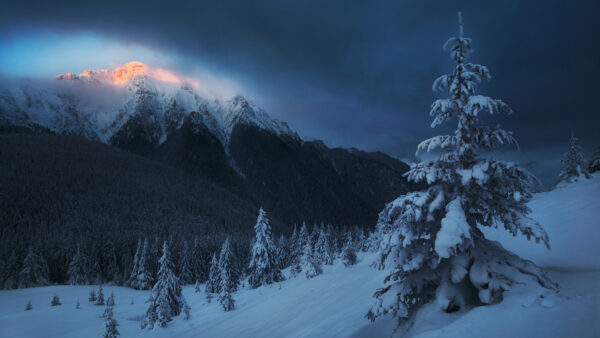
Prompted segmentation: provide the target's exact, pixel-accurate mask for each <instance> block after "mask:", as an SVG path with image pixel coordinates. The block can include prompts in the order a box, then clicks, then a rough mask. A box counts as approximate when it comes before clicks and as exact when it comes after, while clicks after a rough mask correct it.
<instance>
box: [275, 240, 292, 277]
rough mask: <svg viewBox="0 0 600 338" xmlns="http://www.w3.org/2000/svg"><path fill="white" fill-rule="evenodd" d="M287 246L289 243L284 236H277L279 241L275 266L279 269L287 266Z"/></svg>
mask: <svg viewBox="0 0 600 338" xmlns="http://www.w3.org/2000/svg"><path fill="white" fill-rule="evenodd" d="M288 245H289V242H288V240H287V238H286V237H285V236H284V235H280V236H279V241H278V242H277V254H276V256H277V266H279V269H285V268H286V267H287V266H288V265H289V263H288V262H289V254H288V249H289V248H288Z"/></svg>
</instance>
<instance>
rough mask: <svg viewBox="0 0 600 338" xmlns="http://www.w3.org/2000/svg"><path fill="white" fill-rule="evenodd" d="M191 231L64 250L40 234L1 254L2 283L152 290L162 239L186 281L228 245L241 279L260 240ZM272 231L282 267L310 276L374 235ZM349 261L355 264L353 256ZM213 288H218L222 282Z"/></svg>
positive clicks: (195, 278) (99, 239) (324, 229)
mask: <svg viewBox="0 0 600 338" xmlns="http://www.w3.org/2000/svg"><path fill="white" fill-rule="evenodd" d="M250 229H251V228H250ZM251 231H252V230H251ZM192 233H193V232H192V231H190V229H185V228H183V229H181V231H174V232H172V233H171V234H169V235H168V236H160V235H156V234H148V235H147V236H144V237H139V238H124V237H121V236H119V235H118V234H113V236H104V237H103V236H94V235H91V236H85V237H84V236H81V237H78V238H77V239H76V240H75V241H74V242H72V243H70V242H69V241H65V243H64V245H63V246H62V247H61V253H60V255H57V253H54V252H49V251H47V249H46V246H45V245H44V241H43V239H42V238H40V236H34V238H33V239H32V240H31V243H30V244H29V245H28V246H26V247H25V249H24V250H23V252H22V253H21V252H20V250H19V249H16V248H17V247H16V246H15V247H13V248H15V249H16V250H11V252H10V253H9V254H8V259H3V260H2V263H3V264H2V266H0V269H1V270H0V276H1V278H0V286H1V287H2V288H4V289H13V288H26V287H35V286H43V285H51V284H75V285H86V284H115V285H123V286H129V287H132V288H136V289H144V290H148V289H151V288H152V287H153V286H154V284H155V283H156V281H157V280H156V278H157V275H158V271H159V264H158V262H159V258H160V257H161V255H162V251H161V250H162V246H163V244H164V243H165V242H166V243H167V245H168V247H169V248H170V252H171V260H172V262H173V266H174V272H175V274H176V275H177V277H178V279H179V280H180V281H181V283H182V284H193V283H195V282H200V283H204V282H206V281H208V280H209V279H210V272H211V271H210V270H211V261H212V262H213V263H212V264H213V265H214V264H215V262H216V261H215V260H214V259H213V257H217V258H219V257H220V256H222V254H221V251H222V250H223V248H222V246H223V244H224V243H227V244H226V246H227V249H226V251H228V252H230V253H231V257H232V258H231V262H230V263H228V265H229V269H231V271H232V277H231V278H232V279H234V280H235V281H236V282H235V283H240V282H241V281H242V280H243V279H244V278H245V276H247V275H248V272H249V269H248V267H249V263H250V259H251V255H252V251H251V249H252V247H253V246H254V244H255V240H253V239H252V238H251V237H250V236H241V235H239V234H238V235H235V234H229V235H225V234H208V233H205V234H203V235H193V234H192ZM251 236H253V235H251ZM275 237H276V238H277V240H276V241H273V247H272V248H273V253H274V255H275V261H276V262H277V267H278V268H279V269H284V268H286V267H290V266H292V267H293V268H292V270H293V271H294V273H297V274H299V273H301V272H303V271H304V273H305V274H307V277H312V276H314V275H316V274H318V273H319V272H318V271H320V268H319V267H318V266H320V265H323V264H332V263H333V260H334V258H335V257H342V255H344V256H343V258H344V259H345V260H346V259H347V256H350V257H351V256H352V252H355V251H362V250H367V249H368V247H370V246H372V245H374V244H371V243H375V241H374V240H373V239H372V238H371V239H368V238H367V234H366V233H365V232H364V230H363V229H360V228H358V227H354V228H352V229H346V228H336V227H333V226H332V225H328V226H324V225H320V226H318V225H314V226H313V227H312V230H310V231H309V227H308V226H307V225H306V224H303V225H302V226H301V227H300V228H299V229H297V228H296V227H295V228H294V232H293V234H292V235H291V236H286V235H285V234H279V235H277V236H275ZM6 247H7V246H6V245H5V246H4V249H3V250H6ZM48 257H51V259H49V258H48ZM57 257H58V259H57ZM349 262H350V263H349V264H353V263H352V259H350V260H349ZM354 262H355V258H354ZM213 269H214V266H213ZM309 270H310V271H313V272H308V271H309ZM236 285H237V284H236ZM214 292H219V287H218V286H216V287H215V289H214Z"/></svg>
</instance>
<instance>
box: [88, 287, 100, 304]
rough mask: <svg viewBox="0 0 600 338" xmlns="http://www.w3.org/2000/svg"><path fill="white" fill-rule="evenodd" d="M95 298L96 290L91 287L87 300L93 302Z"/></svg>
mask: <svg viewBox="0 0 600 338" xmlns="http://www.w3.org/2000/svg"><path fill="white" fill-rule="evenodd" d="M96 299H98V297H97V296H96V290H95V289H92V291H90V296H89V297H88V301H90V302H95V301H96Z"/></svg>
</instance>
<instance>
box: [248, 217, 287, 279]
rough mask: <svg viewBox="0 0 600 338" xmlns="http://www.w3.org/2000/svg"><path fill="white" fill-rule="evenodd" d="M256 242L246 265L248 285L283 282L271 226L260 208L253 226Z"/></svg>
mask: <svg viewBox="0 0 600 338" xmlns="http://www.w3.org/2000/svg"><path fill="white" fill-rule="evenodd" d="M254 232H255V235H256V240H255V241H254V245H253V246H252V257H251V259H250V264H249V265H248V271H249V277H248V283H249V284H250V286H251V287H252V288H257V287H259V286H261V285H265V284H272V283H276V282H280V281H282V280H283V275H282V274H281V270H280V268H279V264H278V260H277V250H276V247H275V246H274V244H273V238H272V235H271V224H270V223H269V218H268V217H267V213H266V212H265V211H264V210H263V209H262V208H261V209H260V210H259V211H258V219H257V220H256V225H254Z"/></svg>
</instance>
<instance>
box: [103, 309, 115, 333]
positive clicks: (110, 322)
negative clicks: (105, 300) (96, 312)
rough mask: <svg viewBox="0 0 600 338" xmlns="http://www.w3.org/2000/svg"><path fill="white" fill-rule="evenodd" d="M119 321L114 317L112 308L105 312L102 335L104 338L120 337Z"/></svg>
mask: <svg viewBox="0 0 600 338" xmlns="http://www.w3.org/2000/svg"><path fill="white" fill-rule="evenodd" d="M117 326H119V323H117V320H116V319H115V318H114V317H113V310H112V307H110V306H107V307H106V310H105V311H104V332H103V333H102V337H103V338H116V337H118V336H119V330H117Z"/></svg>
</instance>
